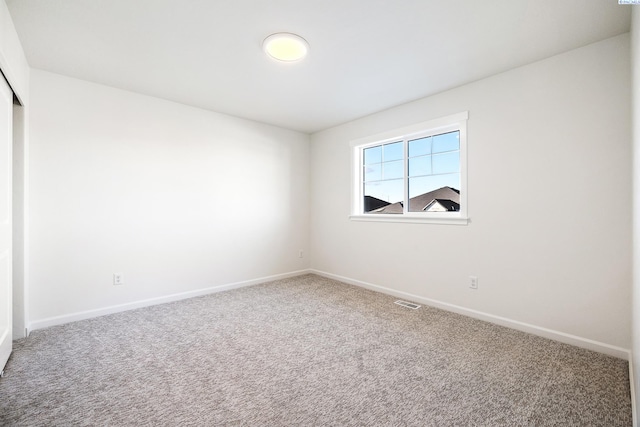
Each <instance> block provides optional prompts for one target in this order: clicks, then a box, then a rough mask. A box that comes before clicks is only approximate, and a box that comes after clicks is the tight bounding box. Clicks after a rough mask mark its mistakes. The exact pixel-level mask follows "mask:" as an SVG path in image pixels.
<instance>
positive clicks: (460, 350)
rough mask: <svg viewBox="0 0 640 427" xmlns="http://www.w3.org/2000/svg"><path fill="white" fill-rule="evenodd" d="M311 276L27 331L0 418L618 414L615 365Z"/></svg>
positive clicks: (245, 422) (250, 422)
mask: <svg viewBox="0 0 640 427" xmlns="http://www.w3.org/2000/svg"><path fill="white" fill-rule="evenodd" d="M394 300H395V298H393V297H389V296H386V295H383V294H379V293H375V292H370V291H367V290H363V289H360V288H357V287H353V286H349V285H345V284H341V283H338V282H335V281H331V280H328V279H325V278H321V277H318V276H314V275H307V276H302V277H297V278H292V279H286V280H281V281H277V282H272V283H268V284H263V285H258V286H254V287H250V288H243V289H238V290H233V291H229V292H223V293H218V294H213V295H209V296H205V297H200V298H194V299H190V300H185V301H181V302H176V303H171V304H165V305H160V306H155V307H149V308H144V309H139V310H134V311H129V312H126V313H120V314H115V315H111V316H105V317H101V318H97V319H91V320H86V321H81V322H76V323H71V324H67V325H62V326H57V327H52V328H49V329H46V330H40V331H35V332H33V333H32V334H31V336H30V337H29V338H28V339H26V340H20V341H17V342H16V344H15V350H14V353H13V355H12V356H11V359H10V360H9V363H8V364H7V366H6V377H5V378H3V379H1V380H0V425H3V426H5V425H8V426H14V425H16V426H22V425H28V426H76V425H86V426H106V425H109V426H176V425H186V426H188V425H194V426H196V425H203V426H205V425H206V426H218V425H219V426H222V425H225V426H226V425H232V426H375V425H380V426H529V425H531V426H545V425H558V426H608V427H611V426H629V425H631V402H630V396H629V378H628V366H627V362H626V361H623V360H619V359H615V358H611V357H607V356H604V355H601V354H598V353H593V352H589V351H586V350H582V349H579V348H575V347H571V346H568V345H565V344H561V343H557V342H554V341H549V340H546V339H543V338H539V337H536V336H532V335H528V334H525V333H522V332H518V331H514V330H510V329H507V328H503V327H499V326H495V325H492V324H489V323H485V322H481V321H478V320H474V319H470V318H466V317H463V316H459V315H456V314H452V313H448V312H446V311H442V310H437V309H433V308H428V307H423V308H421V309H419V310H411V309H407V308H403V307H400V306H398V305H395V304H393V301H394Z"/></svg>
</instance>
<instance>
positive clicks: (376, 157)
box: [363, 145, 382, 165]
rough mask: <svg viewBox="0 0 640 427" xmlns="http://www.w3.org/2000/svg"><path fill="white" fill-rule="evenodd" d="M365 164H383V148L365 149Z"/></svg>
mask: <svg viewBox="0 0 640 427" xmlns="http://www.w3.org/2000/svg"><path fill="white" fill-rule="evenodd" d="M363 151H364V164H365V165H370V164H373V163H380V162H382V146H381V145H378V146H377V147H370V148H365V149H364V150H363Z"/></svg>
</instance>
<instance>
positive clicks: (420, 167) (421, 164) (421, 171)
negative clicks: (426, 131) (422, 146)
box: [409, 156, 431, 176]
mask: <svg viewBox="0 0 640 427" xmlns="http://www.w3.org/2000/svg"><path fill="white" fill-rule="evenodd" d="M430 174H431V156H421V157H412V158H410V159H409V176H417V175H430Z"/></svg>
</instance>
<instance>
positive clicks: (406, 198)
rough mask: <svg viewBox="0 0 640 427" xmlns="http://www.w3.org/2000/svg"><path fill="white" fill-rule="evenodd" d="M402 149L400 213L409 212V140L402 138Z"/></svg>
mask: <svg viewBox="0 0 640 427" xmlns="http://www.w3.org/2000/svg"><path fill="white" fill-rule="evenodd" d="M402 146H403V149H404V178H403V181H404V203H403V207H402V214H403V215H404V214H406V213H408V212H409V140H408V139H407V138H404V139H403V141H402Z"/></svg>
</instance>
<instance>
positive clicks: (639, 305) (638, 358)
mask: <svg viewBox="0 0 640 427" xmlns="http://www.w3.org/2000/svg"><path fill="white" fill-rule="evenodd" d="M632 10H633V11H632V20H631V71H632V96H633V108H632V119H631V124H632V129H633V307H632V313H633V319H632V320H633V324H632V331H633V337H632V338H633V347H632V355H633V368H634V369H633V377H634V378H633V380H634V385H635V387H634V388H635V398H636V402H635V403H636V420H637V411H638V409H640V8H639V7H637V6H634V7H633V8H632Z"/></svg>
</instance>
